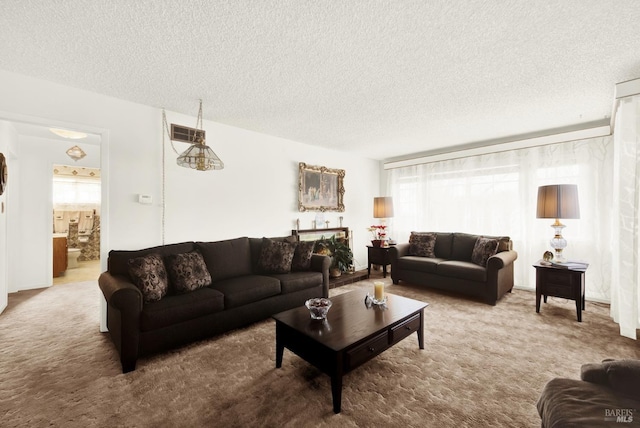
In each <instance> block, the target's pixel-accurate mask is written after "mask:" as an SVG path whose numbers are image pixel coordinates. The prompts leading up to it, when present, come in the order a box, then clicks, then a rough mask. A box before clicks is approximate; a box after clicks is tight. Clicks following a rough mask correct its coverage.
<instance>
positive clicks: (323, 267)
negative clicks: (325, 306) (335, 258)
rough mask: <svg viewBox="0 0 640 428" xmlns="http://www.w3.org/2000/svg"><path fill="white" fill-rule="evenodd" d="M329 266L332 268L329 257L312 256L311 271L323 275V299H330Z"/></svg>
mask: <svg viewBox="0 0 640 428" xmlns="http://www.w3.org/2000/svg"><path fill="white" fill-rule="evenodd" d="M329 266H331V259H330V258H329V257H328V256H325V255H322V254H312V255H311V270H313V271H316V272H321V273H322V294H323V296H322V297H329Z"/></svg>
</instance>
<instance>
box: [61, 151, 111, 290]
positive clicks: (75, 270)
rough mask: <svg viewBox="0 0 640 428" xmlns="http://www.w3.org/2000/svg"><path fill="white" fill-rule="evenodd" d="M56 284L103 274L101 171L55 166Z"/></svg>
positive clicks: (92, 277) (81, 280)
mask: <svg viewBox="0 0 640 428" xmlns="http://www.w3.org/2000/svg"><path fill="white" fill-rule="evenodd" d="M52 173H53V175H52V201H53V219H52V220H53V285H60V284H68V283H73V282H84V281H94V280H96V279H97V278H98V276H99V275H100V219H101V203H100V202H101V174H100V169H99V168H90V167H80V166H77V165H61V164H55V165H53V171H52Z"/></svg>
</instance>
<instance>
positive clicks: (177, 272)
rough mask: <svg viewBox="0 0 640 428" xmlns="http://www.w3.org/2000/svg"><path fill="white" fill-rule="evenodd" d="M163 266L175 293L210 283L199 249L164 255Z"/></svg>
mask: <svg viewBox="0 0 640 428" xmlns="http://www.w3.org/2000/svg"><path fill="white" fill-rule="evenodd" d="M164 261H165V266H166V268H167V272H168V273H169V279H170V280H171V283H170V284H171V288H173V290H174V291H175V292H176V293H177V294H181V293H187V292H189V291H193V290H197V289H198V288H202V287H206V286H207V285H209V284H211V275H210V274H209V271H208V270H207V265H206V264H205V262H204V259H203V258H202V254H200V251H198V250H196V251H191V252H189V253H182V254H172V255H170V256H167V257H165V259H164Z"/></svg>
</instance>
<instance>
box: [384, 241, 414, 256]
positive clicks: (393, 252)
mask: <svg viewBox="0 0 640 428" xmlns="http://www.w3.org/2000/svg"><path fill="white" fill-rule="evenodd" d="M389 255H390V256H391V260H393V259H396V260H397V259H398V258H399V257H403V256H407V255H409V243H407V242H403V243H402V244H397V245H392V246H391V247H389Z"/></svg>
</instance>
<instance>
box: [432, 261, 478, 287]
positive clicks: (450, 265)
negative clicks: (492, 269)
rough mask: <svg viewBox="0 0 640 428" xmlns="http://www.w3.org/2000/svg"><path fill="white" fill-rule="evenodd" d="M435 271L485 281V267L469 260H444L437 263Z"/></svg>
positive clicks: (443, 274)
mask: <svg viewBox="0 0 640 428" xmlns="http://www.w3.org/2000/svg"><path fill="white" fill-rule="evenodd" d="M436 273H437V274H438V275H442V276H449V277H454V278H459V279H467V280H469V281H478V282H486V281H487V269H486V268H484V267H481V266H478V265H477V264H475V263H471V262H462V261H459V260H446V261H443V262H442V263H439V264H438V267H437V269H436Z"/></svg>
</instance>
